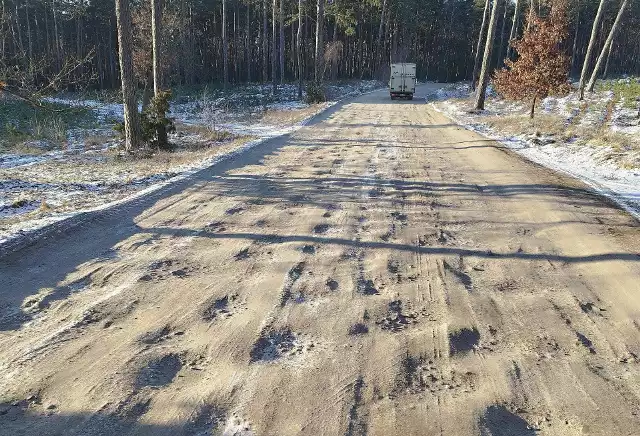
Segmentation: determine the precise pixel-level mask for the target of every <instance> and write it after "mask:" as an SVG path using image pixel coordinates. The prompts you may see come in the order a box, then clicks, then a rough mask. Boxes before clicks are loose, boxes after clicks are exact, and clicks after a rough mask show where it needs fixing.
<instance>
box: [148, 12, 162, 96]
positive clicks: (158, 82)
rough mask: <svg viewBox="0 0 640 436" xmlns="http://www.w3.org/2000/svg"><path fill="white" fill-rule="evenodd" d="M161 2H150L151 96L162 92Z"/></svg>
mask: <svg viewBox="0 0 640 436" xmlns="http://www.w3.org/2000/svg"><path fill="white" fill-rule="evenodd" d="M161 1H162V0H151V43H152V45H153V95H155V96H156V97H157V96H158V93H159V92H160V91H161V90H162V78H161V75H162V71H161V67H160V35H161V34H162V9H161V8H162V5H161V4H160V2H161Z"/></svg>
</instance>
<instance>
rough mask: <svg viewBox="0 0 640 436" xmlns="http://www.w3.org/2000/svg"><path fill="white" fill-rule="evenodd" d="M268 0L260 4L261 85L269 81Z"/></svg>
mask: <svg viewBox="0 0 640 436" xmlns="http://www.w3.org/2000/svg"><path fill="white" fill-rule="evenodd" d="M268 4H269V0H263V2H262V83H267V81H268V80H269V23H268V19H267V9H268V8H267V5H268Z"/></svg>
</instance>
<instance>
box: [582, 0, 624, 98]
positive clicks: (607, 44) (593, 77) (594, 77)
mask: <svg viewBox="0 0 640 436" xmlns="http://www.w3.org/2000/svg"><path fill="white" fill-rule="evenodd" d="M628 4H629V0H623V1H622V4H621V5H620V9H619V10H618V15H616V20H615V21H614V22H613V26H612V27H611V31H610V32H609V36H607V40H606V41H605V42H604V46H603V47H602V51H600V55H599V56H598V60H597V61H596V66H595V67H594V68H593V72H592V73H591V78H590V79H589V84H588V85H587V91H589V92H593V88H594V87H595V85H596V81H597V80H598V73H599V72H600V68H602V62H603V60H604V58H605V56H606V55H607V52H608V51H609V50H610V49H611V44H612V43H613V37H614V36H615V34H616V31H617V30H618V26H619V25H620V21H621V20H622V16H623V15H624V11H625V9H627V6H628Z"/></svg>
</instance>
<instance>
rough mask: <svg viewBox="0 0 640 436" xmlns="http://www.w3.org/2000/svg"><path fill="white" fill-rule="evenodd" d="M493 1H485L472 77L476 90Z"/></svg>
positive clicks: (472, 85)
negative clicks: (481, 52)
mask: <svg viewBox="0 0 640 436" xmlns="http://www.w3.org/2000/svg"><path fill="white" fill-rule="evenodd" d="M490 4H491V0H485V2H484V11H483V12H482V25H481V26H480V34H479V35H478V44H477V45H476V58H475V60H474V62H473V74H472V76H471V88H472V89H473V90H475V89H476V83H477V81H478V68H480V49H481V48H482V41H484V35H485V33H487V18H488V17H489V5H490Z"/></svg>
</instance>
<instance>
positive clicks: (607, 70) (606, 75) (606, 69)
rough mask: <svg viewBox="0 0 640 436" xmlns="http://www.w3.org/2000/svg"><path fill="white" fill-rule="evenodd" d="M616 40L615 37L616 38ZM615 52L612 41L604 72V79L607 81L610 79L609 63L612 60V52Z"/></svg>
mask: <svg viewBox="0 0 640 436" xmlns="http://www.w3.org/2000/svg"><path fill="white" fill-rule="evenodd" d="M614 40H615V36H614ZM612 51H613V41H611V45H610V46H609V50H607V61H606V62H605V63H604V71H603V72H602V76H601V77H602V78H603V79H606V78H607V77H609V61H610V60H611V52H612Z"/></svg>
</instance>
